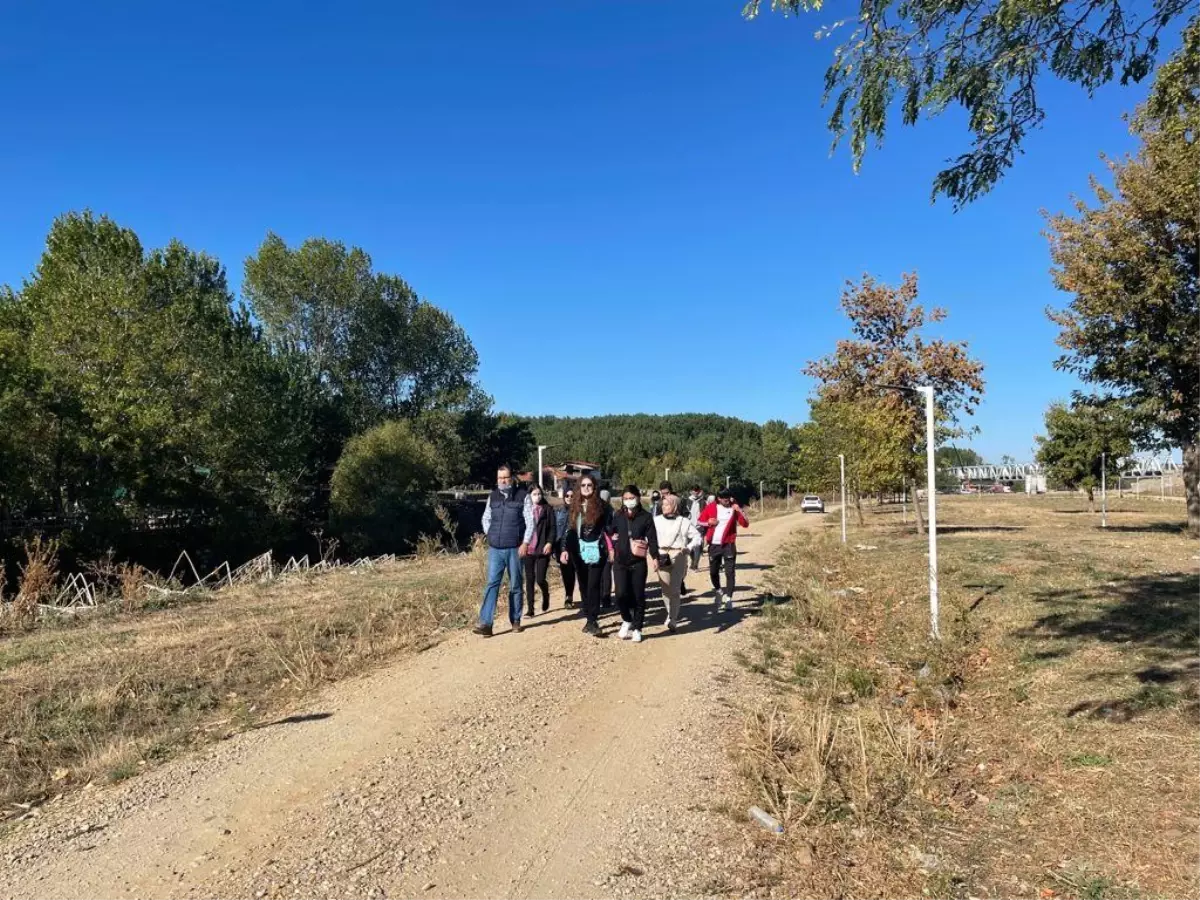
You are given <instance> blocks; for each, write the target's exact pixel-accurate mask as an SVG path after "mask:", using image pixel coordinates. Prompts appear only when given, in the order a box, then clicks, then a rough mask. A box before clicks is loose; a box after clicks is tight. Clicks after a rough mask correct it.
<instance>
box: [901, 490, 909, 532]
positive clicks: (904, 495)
mask: <svg viewBox="0 0 1200 900" xmlns="http://www.w3.org/2000/svg"><path fill="white" fill-rule="evenodd" d="M900 521H901V522H903V523H904V524H905V525H907V524H908V482H907V481H906V482H904V483H903V484H902V485H900Z"/></svg>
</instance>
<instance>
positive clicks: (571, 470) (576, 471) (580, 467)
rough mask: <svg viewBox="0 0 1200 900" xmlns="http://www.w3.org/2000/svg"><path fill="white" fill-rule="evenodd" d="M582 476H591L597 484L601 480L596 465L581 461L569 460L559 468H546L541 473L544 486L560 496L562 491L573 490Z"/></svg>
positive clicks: (598, 468)
mask: <svg viewBox="0 0 1200 900" xmlns="http://www.w3.org/2000/svg"><path fill="white" fill-rule="evenodd" d="M584 475H591V476H592V477H593V478H594V479H596V481H598V482H599V481H601V480H603V476H602V475H601V472H600V467H599V466H598V465H596V463H591V462H585V461H583V460H571V461H569V462H565V463H563V464H562V465H561V466H546V467H545V470H544V471H543V473H542V479H543V481H544V483H545V484H547V485H550V486H552V489H553V490H554V491H555V493H557V494H559V495H560V496H561V495H562V493H563V492H564V491H567V490H574V489H575V485H576V484H577V483H578V482H579V479H580V478H582V477H583V476H584Z"/></svg>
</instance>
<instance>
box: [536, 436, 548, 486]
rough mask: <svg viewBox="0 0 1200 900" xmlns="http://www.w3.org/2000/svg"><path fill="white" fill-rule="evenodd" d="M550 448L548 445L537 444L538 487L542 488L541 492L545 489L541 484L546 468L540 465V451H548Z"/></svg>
mask: <svg viewBox="0 0 1200 900" xmlns="http://www.w3.org/2000/svg"><path fill="white" fill-rule="evenodd" d="M550 447H551V445H550V444H538V487H540V488H542V490H545V489H546V488H545V485H544V484H543V483H542V473H543V472H544V471H545V469H546V467H545V466H544V465H542V451H543V450H549V449H550Z"/></svg>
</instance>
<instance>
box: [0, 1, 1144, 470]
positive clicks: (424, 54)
mask: <svg viewBox="0 0 1200 900" xmlns="http://www.w3.org/2000/svg"><path fill="white" fill-rule="evenodd" d="M838 6H839V4H833V5H832V6H830V7H828V8H827V9H828V11H827V12H826V13H822V14H818V15H811V16H807V17H802V18H800V19H799V20H797V19H784V18H782V17H779V16H774V15H770V16H768V15H764V16H763V17H761V18H760V19H759V20H757V21H756V22H753V23H748V22H746V21H744V20H743V19H742V18H741V16H740V7H741V0H559V2H546V0H543V2H541V3H528V2H513V3H506V4H496V3H483V2H473V0H468V2H465V3H420V4H418V3H398V4H397V3H390V4H389V3H383V2H379V3H342V4H339V5H337V6H336V7H334V6H332V5H330V6H327V7H324V8H318V7H317V6H316V5H313V6H311V7H309V6H304V5H297V4H295V3H286V4H285V3H275V2H271V3H259V2H256V3H229V2H212V3H205V4H164V3H125V4H97V3H91V2H88V3H83V2H76V3H60V4H56V5H52V4H20V5H16V4H13V5H10V6H9V7H8V9H7V10H6V11H5V12H3V13H0V31H2V32H3V33H4V35H5V37H4V42H3V43H4V46H3V48H0V77H2V78H3V81H4V83H5V84H6V85H8V87H9V90H7V91H6V92H5V95H6V96H5V113H6V115H5V121H6V125H7V127H6V129H5V130H6V137H5V139H4V140H3V141H0V208H2V209H3V210H4V214H3V216H0V283H2V282H9V283H12V284H14V285H15V284H18V283H19V282H20V281H21V279H23V278H24V277H26V276H27V275H28V274H29V273H30V272H31V271H32V270H33V268H34V266H35V265H36V262H37V258H38V255H39V254H40V252H41V247H42V243H43V240H44V237H45V233H46V231H47V229H48V227H49V225H50V223H51V221H52V219H53V218H54V216H55V215H57V214H59V213H61V212H64V211H67V210H71V209H81V208H84V207H89V208H91V209H92V210H94V211H96V212H103V213H107V214H109V215H111V216H112V217H114V218H115V219H116V220H117V221H119V222H120V223H121V224H123V225H125V226H127V227H130V228H133V229H134V230H135V231H137V233H138V234H139V236H140V237H141V239H142V241H143V243H144V244H145V245H146V246H148V247H150V246H158V245H161V244H163V243H165V242H166V241H167V240H168V239H170V238H172V237H177V238H179V239H181V240H183V241H184V242H185V243H187V244H189V245H190V246H192V247H195V248H197V249H202V250H205V251H207V252H209V253H211V254H213V255H215V256H217V257H218V258H219V259H220V260H221V261H222V262H223V263H224V264H225V265H226V267H227V268H228V270H229V275H230V280H231V283H232V284H233V285H234V286H235V287H236V286H237V284H238V283H239V282H240V278H241V270H242V263H243V261H244V259H245V258H246V256H247V255H249V254H250V253H252V252H253V251H254V250H255V248H256V247H257V245H258V244H259V242H260V241H261V240H262V238H263V236H264V235H265V233H266V232H267V231H268V230H269V229H270V230H274V231H277V232H278V233H280V234H281V235H283V237H284V238H285V239H287V240H288V241H289V242H299V241H301V240H303V239H304V238H305V237H308V236H313V235H322V236H326V237H330V238H336V239H339V240H342V241H345V242H347V243H349V244H356V245H359V246H361V247H363V248H364V249H366V250H367V251H368V252H369V253H370V254H371V255H372V257H373V259H374V262H375V265H376V267H377V268H379V269H381V270H384V271H389V272H395V273H399V274H401V275H403V276H404V277H405V278H406V279H407V280H408V281H409V282H410V283H411V284H412V285H413V286H414V287H415V288H416V289H417V290H418V291H419V292H420V293H421V294H422V295H423V296H424V297H426V298H427V299H429V300H431V301H433V302H435V303H437V304H439V305H441V306H443V307H445V308H446V309H448V310H449V311H450V312H452V313H453V315H454V316H455V317H456V318H457V319H458V321H459V322H460V323H462V325H463V326H464V327H465V328H466V330H467V331H468V333H469V334H470V336H471V338H472V340H473V341H474V343H475V346H476V347H477V348H478V350H479V354H480V358H481V367H480V376H481V380H482V382H483V385H484V387H485V388H486V389H487V390H488V391H489V392H490V393H491V394H493V395H494V396H495V398H496V403H497V406H498V407H499V408H502V409H507V410H514V411H518V412H523V413H529V414H551V413H553V414H559V415H591V414H600V413H607V412H622V411H631V412H632V411H644V412H654V413H666V412H681V411H705V412H707V411H713V412H719V413H723V414H727V415H735V416H740V417H744V418H748V419H754V420H757V421H765V420H766V419H769V418H782V419H786V420H788V421H789V422H796V421H801V420H803V419H804V418H805V415H806V409H807V406H806V397H807V395H808V392H809V389H810V387H811V384H810V383H809V382H808V380H807V379H805V378H804V377H803V376H801V375H800V369H801V368H802V367H803V365H804V363H805V361H806V360H808V359H811V358H814V357H816V356H819V355H821V354H823V353H826V352H828V351H829V350H831V349H832V347H833V345H834V343H835V341H836V340H837V339H838V338H839V337H840V336H843V335H845V334H846V331H847V328H846V323H845V320H844V319H842V317H841V315H840V313H839V311H838V296H839V292H840V288H841V285H842V283H843V282H844V281H845V279H847V278H855V277H857V276H859V275H861V274H862V273H863V272H871V273H873V274H874V275H876V276H878V277H880V278H882V279H885V280H896V279H898V278H899V276H900V274H901V273H902V272H904V271H914V270H915V271H916V272H918V273H919V275H920V277H921V287H922V296H923V300H924V301H925V302H926V303H928V304H938V305H942V306H945V307H947V308H948V309H949V311H950V317H949V319H948V320H947V322H945V323H944V324H943V325H942V326H940V327H941V329H942V333H944V334H945V335H946V336H948V337H952V338H957V339H966V340H968V341H970V344H971V347H972V350H973V352H974V353H975V354H976V355H977V356H978V357H979V358H981V359H982V360H983V361H984V363H985V364H986V367H987V370H986V377H987V382H988V389H987V395H986V398H985V400H984V404H983V407H982V408H981V410H980V411H979V413H978V414H977V415H976V416H975V417H974V422H975V424H977V425H978V426H979V427H980V429H981V434H980V435H979V436H978V437H977V438H976V439H975V441H974V445H975V446H976V447H977V448H978V449H979V450H980V451H981V452H983V453H984V455H985V456H987V457H989V458H998V457H999V456H1000V455H1001V454H1003V453H1011V454H1012V455H1014V456H1017V457H1019V458H1028V456H1029V454H1030V447H1031V445H1032V438H1033V435H1034V434H1035V433H1036V432H1037V431H1038V429H1039V426H1040V424H1041V416H1042V411H1043V409H1044V407H1045V406H1046V404H1047V403H1048V402H1050V401H1051V400H1054V399H1058V398H1063V397H1066V396H1067V395H1068V394H1069V393H1070V391H1071V389H1072V388H1073V387H1074V386H1075V383H1074V381H1073V380H1072V379H1071V378H1069V377H1067V376H1065V375H1061V374H1059V373H1056V372H1054V371H1053V369H1052V368H1051V363H1052V361H1053V359H1054V357H1055V355H1056V354H1055V347H1054V344H1053V340H1054V335H1055V329H1054V328H1053V326H1052V325H1051V324H1050V323H1049V322H1048V321H1047V320H1046V318H1045V316H1044V315H1043V313H1042V310H1043V309H1044V307H1045V306H1046V305H1047V304H1056V305H1062V304H1063V303H1064V302H1065V301H1066V298H1065V297H1064V296H1062V295H1059V294H1058V293H1057V292H1056V291H1054V289H1053V287H1052V285H1051V283H1050V279H1049V276H1048V274H1047V268H1048V266H1049V259H1048V255H1047V251H1046V242H1045V240H1044V238H1043V237H1041V235H1040V232H1041V230H1042V228H1043V222H1042V219H1041V216H1040V214H1039V209H1041V208H1049V209H1051V210H1059V209H1063V208H1065V207H1066V206H1067V204H1068V202H1069V195H1070V193H1071V192H1081V191H1085V190H1086V187H1087V176H1088V173H1089V172H1092V171H1098V170H1100V168H1101V163H1100V161H1099V159H1098V154H1099V152H1100V151H1102V150H1104V151H1107V152H1109V153H1121V152H1124V151H1126V150H1128V149H1130V148H1131V146H1132V145H1131V142H1130V139H1129V136H1128V133H1127V130H1126V127H1125V124H1124V123H1123V122H1122V120H1121V115H1122V113H1123V112H1125V111H1128V110H1130V109H1132V108H1133V106H1134V105H1135V104H1136V103H1137V102H1138V101H1140V100H1141V99H1142V98H1143V97H1144V94H1145V90H1146V87H1145V85H1143V86H1141V87H1135V88H1131V89H1122V88H1119V87H1113V88H1109V89H1106V90H1104V91H1103V92H1102V93H1101V94H1099V95H1098V96H1097V97H1096V98H1094V99H1092V100H1091V101H1088V100H1087V99H1086V97H1085V96H1084V95H1083V94H1082V93H1080V92H1078V91H1076V90H1074V89H1073V88H1069V87H1066V86H1062V85H1054V84H1046V85H1045V86H1044V87H1043V91H1042V94H1043V96H1044V97H1045V100H1046V105H1047V107H1048V110H1049V114H1050V115H1049V119H1048V123H1047V125H1046V126H1045V128H1043V129H1042V130H1041V131H1039V132H1037V133H1036V134H1033V135H1032V136H1031V137H1030V138H1029V140H1028V142H1027V144H1026V148H1025V149H1026V152H1025V155H1024V156H1023V157H1022V158H1021V159H1020V161H1019V163H1018V165H1017V167H1016V169H1015V170H1014V171H1013V172H1012V173H1011V174H1010V175H1009V176H1008V177H1007V178H1006V179H1005V180H1004V182H1003V183H1002V184H1001V185H1000V187H999V188H998V189H997V190H996V191H995V192H993V193H992V194H991V195H989V196H988V197H986V198H984V199H983V200H981V201H979V202H977V203H975V204H974V205H972V206H971V207H969V208H968V209H966V210H964V211H963V212H960V213H957V214H956V213H954V212H953V210H952V208H951V206H950V205H949V204H948V203H946V202H944V201H942V202H939V203H937V204H936V205H931V204H930V201H929V191H930V182H931V179H932V177H933V175H934V174H935V173H936V172H937V170H938V169H939V168H940V167H941V164H942V162H943V161H944V160H945V159H946V158H948V157H950V156H952V155H954V154H956V153H957V152H960V151H961V150H963V149H965V147H966V133H965V131H964V130H963V129H962V127H961V119H960V118H958V117H957V116H955V115H947V116H945V117H943V118H942V119H940V120H937V121H934V122H931V123H925V124H923V125H921V126H920V127H918V128H916V129H901V128H900V126H899V125H897V126H895V129H894V130H893V131H892V132H891V133H890V135H889V136H888V141H887V145H886V146H885V147H884V148H883V149H882V150H880V151H876V152H873V153H871V154H870V155H869V157H868V159H867V161H866V165H865V167H864V169H863V171H862V173H861V174H859V175H857V176H856V175H854V174H853V172H852V171H851V166H850V160H849V158H848V155H847V154H846V153H845V152H844V151H842V152H839V153H837V154H836V155H834V156H833V157H832V158H831V157H830V155H829V135H828V133H827V131H826V130H825V124H824V123H825V118H826V112H825V111H824V110H823V109H822V108H821V106H820V93H821V87H822V74H823V72H824V69H825V66H826V65H827V63H828V60H829V56H830V53H831V52H832V49H833V44H832V43H829V42H821V43H818V42H816V41H814V39H813V32H814V31H815V30H816V29H817V27H819V26H820V25H821V24H823V23H826V22H829V21H832V20H834V19H836V18H837V17H838V16H839V15H841V14H844V12H845V9H839V8H838ZM663 333H667V334H670V335H672V338H671V340H670V342H669V343H668V344H667V345H666V346H665V347H661V346H658V347H648V346H647V345H646V344H644V343H643V342H641V341H640V340H639V339H640V338H644V337H647V336H651V335H656V334H663ZM543 354H549V355H550V357H551V359H550V361H549V362H547V361H546V360H545V359H544V357H543Z"/></svg>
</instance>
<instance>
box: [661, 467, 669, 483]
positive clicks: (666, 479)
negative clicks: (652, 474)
mask: <svg viewBox="0 0 1200 900" xmlns="http://www.w3.org/2000/svg"><path fill="white" fill-rule="evenodd" d="M670 480H671V467H670V466H667V477H666V478H664V479H663V481H670Z"/></svg>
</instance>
